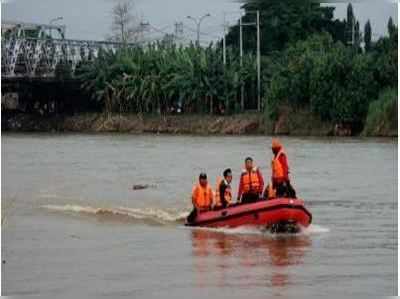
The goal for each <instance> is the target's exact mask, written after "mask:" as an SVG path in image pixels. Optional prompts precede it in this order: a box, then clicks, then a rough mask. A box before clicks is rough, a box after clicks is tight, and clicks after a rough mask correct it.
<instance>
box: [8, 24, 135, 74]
mask: <svg viewBox="0 0 400 299" xmlns="http://www.w3.org/2000/svg"><path fill="white" fill-rule="evenodd" d="M65 31H66V28H65V26H58V25H49V24H32V23H21V22H3V23H2V32H1V39H2V47H1V58H2V60H1V71H2V74H1V77H2V80H3V79H6V80H7V81H12V80H13V79H15V80H20V79H23V78H24V79H28V78H31V79H45V80H46V79H50V78H54V76H55V70H56V68H57V66H58V65H60V64H62V65H67V66H68V67H69V68H70V70H71V71H72V75H73V73H74V72H75V70H76V67H77V65H79V63H81V62H84V61H90V60H93V59H94V58H96V57H97V56H98V53H99V51H101V50H108V51H113V52H115V51H116V50H117V49H118V48H120V47H121V46H122V44H121V43H117V42H109V41H91V40H73V39H66V38H65ZM136 45H137V44H128V46H136Z"/></svg>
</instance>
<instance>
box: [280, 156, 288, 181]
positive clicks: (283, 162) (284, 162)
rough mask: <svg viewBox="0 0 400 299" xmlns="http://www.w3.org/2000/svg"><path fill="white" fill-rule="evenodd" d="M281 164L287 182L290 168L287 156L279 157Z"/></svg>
mask: <svg viewBox="0 0 400 299" xmlns="http://www.w3.org/2000/svg"><path fill="white" fill-rule="evenodd" d="M279 162H280V163H281V165H282V168H283V173H284V175H285V179H286V180H289V166H288V163H287V158H286V155H285V154H283V155H280V157H279Z"/></svg>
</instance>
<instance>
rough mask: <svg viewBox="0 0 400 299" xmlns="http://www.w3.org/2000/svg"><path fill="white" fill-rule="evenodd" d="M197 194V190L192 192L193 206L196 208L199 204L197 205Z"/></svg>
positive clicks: (194, 189)
mask: <svg viewBox="0 0 400 299" xmlns="http://www.w3.org/2000/svg"><path fill="white" fill-rule="evenodd" d="M196 192H197V189H196V188H193V190H192V203H193V206H194V207H195V208H197V203H196Z"/></svg>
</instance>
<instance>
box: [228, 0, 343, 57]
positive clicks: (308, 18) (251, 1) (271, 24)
mask: <svg viewBox="0 0 400 299" xmlns="http://www.w3.org/2000/svg"><path fill="white" fill-rule="evenodd" d="M243 8H244V10H245V15H244V16H243V18H242V20H243V22H244V23H248V22H254V21H255V18H256V16H255V14H254V11H255V10H259V11H260V30H261V53H262V54H264V55H270V54H271V52H272V51H281V50H283V49H284V48H285V47H286V46H287V45H288V43H289V42H292V43H295V42H297V41H299V40H304V39H306V38H307V37H308V36H309V35H310V34H313V33H318V32H323V31H327V32H329V33H330V34H331V35H332V36H333V38H334V40H343V39H344V22H340V21H338V20H335V21H334V20H333V11H334V7H328V6H321V5H320V4H319V3H318V2H316V1H312V0H287V1H279V0H268V1H265V0H245V3H244V5H243ZM226 41H227V44H228V45H231V46H233V47H235V48H236V49H237V48H238V45H239V25H238V24H237V25H235V26H232V27H231V28H230V29H229V32H228V34H227V36H226ZM243 46H244V49H245V50H246V51H254V50H255V49H256V28H255V26H245V27H244V28H243Z"/></svg>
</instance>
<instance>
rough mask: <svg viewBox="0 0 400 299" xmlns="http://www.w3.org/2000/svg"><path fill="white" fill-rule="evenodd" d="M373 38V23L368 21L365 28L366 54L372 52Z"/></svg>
mask: <svg viewBox="0 0 400 299" xmlns="http://www.w3.org/2000/svg"><path fill="white" fill-rule="evenodd" d="M371 37H372V28H371V23H370V21H369V20H368V21H367V23H365V26H364V44H365V51H366V52H369V51H370V50H371Z"/></svg>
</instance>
